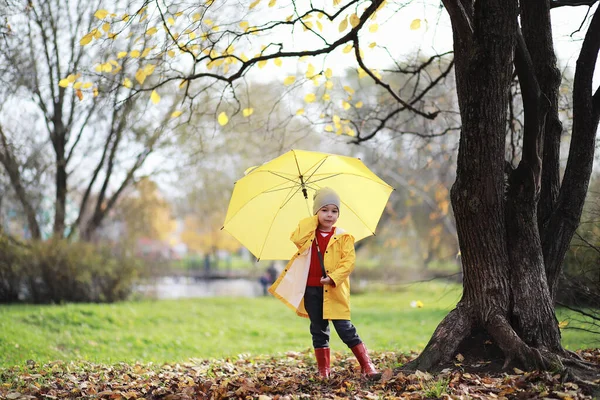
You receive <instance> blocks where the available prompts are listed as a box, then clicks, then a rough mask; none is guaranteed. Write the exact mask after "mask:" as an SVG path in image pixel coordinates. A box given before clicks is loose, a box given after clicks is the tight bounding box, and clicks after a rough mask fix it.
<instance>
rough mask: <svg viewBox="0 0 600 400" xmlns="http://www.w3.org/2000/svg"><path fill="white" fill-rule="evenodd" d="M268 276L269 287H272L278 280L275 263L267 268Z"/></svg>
mask: <svg viewBox="0 0 600 400" xmlns="http://www.w3.org/2000/svg"><path fill="white" fill-rule="evenodd" d="M267 275H268V276H269V285H272V284H273V283H275V281H276V280H277V268H275V263H274V262H272V263H271V265H269V268H267Z"/></svg>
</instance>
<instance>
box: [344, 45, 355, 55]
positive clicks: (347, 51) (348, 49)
mask: <svg viewBox="0 0 600 400" xmlns="http://www.w3.org/2000/svg"><path fill="white" fill-rule="evenodd" d="M352 47H353V46H352V45H351V44H348V45H346V47H344V50H342V52H343V53H344V54H347V53H350V52H351V51H352Z"/></svg>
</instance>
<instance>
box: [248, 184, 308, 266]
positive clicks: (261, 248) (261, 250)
mask: <svg viewBox="0 0 600 400" xmlns="http://www.w3.org/2000/svg"><path fill="white" fill-rule="evenodd" d="M297 187H298V189H296V191H295V192H294V193H292V195H291V196H288V197H287V198H286V199H285V200H284V202H283V203H282V204H281V205H280V206H279V207H278V208H277V213H275V216H274V217H273V218H272V219H271V224H270V225H269V229H268V230H267V234H266V235H265V240H264V241H263V243H262V246H261V247H260V252H259V256H258V258H260V257H261V256H262V253H263V251H264V249H265V244H267V239H268V238H269V234H270V233H271V228H273V223H274V222H275V220H276V219H277V215H279V213H280V212H281V210H282V209H283V207H285V205H286V204H287V203H289V202H290V200H291V199H292V198H293V197H294V195H295V194H296V193H298V191H299V190H300V186H299V185H298V186H297ZM291 189H294V187H292V188H291ZM290 192H291V190H290Z"/></svg>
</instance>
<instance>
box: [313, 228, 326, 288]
mask: <svg viewBox="0 0 600 400" xmlns="http://www.w3.org/2000/svg"><path fill="white" fill-rule="evenodd" d="M315 244H316V245H317V255H318V256H319V263H321V272H323V278H327V272H326V271H325V262H324V261H323V254H321V249H319V242H318V241H317V238H316V237H315Z"/></svg>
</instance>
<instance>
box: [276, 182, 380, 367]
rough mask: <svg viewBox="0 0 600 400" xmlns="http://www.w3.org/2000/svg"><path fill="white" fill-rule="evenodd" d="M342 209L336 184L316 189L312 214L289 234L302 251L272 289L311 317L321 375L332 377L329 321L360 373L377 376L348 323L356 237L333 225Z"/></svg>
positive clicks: (299, 310) (354, 329) (311, 327)
mask: <svg viewBox="0 0 600 400" xmlns="http://www.w3.org/2000/svg"><path fill="white" fill-rule="evenodd" d="M339 208H340V198H339V196H338V195H337V193H336V192H335V191H334V190H333V189H330V188H327V187H325V188H321V189H319V190H318V191H317V192H316V193H315V196H314V203H313V214H314V215H313V216H312V217H308V218H305V219H303V220H301V221H300V222H299V224H298V227H297V228H296V230H295V231H294V232H293V233H292V235H291V240H292V241H293V242H294V244H295V245H296V246H297V247H298V251H297V252H296V254H294V256H293V257H292V259H291V260H290V262H289V263H288V264H287V266H286V267H285V270H284V271H283V272H282V273H281V275H280V276H279V278H278V279H277V281H275V283H274V284H273V285H272V286H271V287H270V288H269V292H270V293H271V294H273V295H274V296H275V297H277V298H278V299H280V300H281V301H283V302H284V303H285V304H286V305H287V306H289V307H291V308H292V309H293V310H295V311H296V313H297V314H298V315H299V316H301V317H305V318H309V319H310V333H311V335H312V342H313V347H314V349H315V356H316V359H317V365H318V368H319V374H320V375H321V376H322V377H325V378H327V377H329V371H330V368H329V320H331V322H332V323H333V326H334V327H335V330H336V331H337V333H338V335H339V337H340V339H342V341H343V342H344V343H345V344H346V345H347V346H348V347H349V348H350V350H352V352H353V353H354V355H355V356H356V358H357V359H358V362H359V363H360V366H361V371H362V374H363V375H365V376H367V377H369V378H377V377H378V376H379V373H378V372H377V371H376V370H375V366H374V365H373V363H372V362H371V359H370V358H369V355H368V353H367V349H366V347H365V345H364V344H363V343H362V341H361V340H360V338H359V337H358V334H357V333H356V328H355V327H354V325H352V322H350V279H349V275H350V273H351V272H352V270H353V269H354V261H355V253H354V237H352V235H350V234H348V233H346V232H344V230H343V229H340V228H336V227H335V226H334V224H335V222H336V221H337V219H338V216H339V212H340V211H339ZM319 251H320V254H319ZM319 257H321V260H322V261H323V264H324V267H323V266H322V265H323V264H322V263H321V261H320V260H319ZM323 269H324V270H325V271H326V272H325V273H324V272H323ZM325 274H326V275H325Z"/></svg>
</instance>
